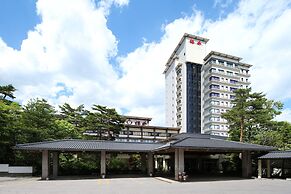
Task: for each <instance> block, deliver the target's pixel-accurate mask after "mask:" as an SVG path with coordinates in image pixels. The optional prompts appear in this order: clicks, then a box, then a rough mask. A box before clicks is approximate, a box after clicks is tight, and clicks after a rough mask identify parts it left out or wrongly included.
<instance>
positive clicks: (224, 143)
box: [14, 133, 275, 180]
mask: <svg viewBox="0 0 291 194" xmlns="http://www.w3.org/2000/svg"><path fill="white" fill-rule="evenodd" d="M14 149H18V150H28V151H40V152H42V179H47V178H48V177H49V164H50V162H49V160H50V153H52V154H53V177H56V176H57V174H58V158H59V156H58V155H59V153H61V152H86V151H88V152H100V155H101V159H100V174H101V175H105V174H106V153H110V152H132V153H140V154H146V155H147V156H146V158H147V159H146V160H147V172H148V174H149V175H152V173H153V170H154V169H153V155H154V154H159V153H163V152H168V153H169V152H172V153H174V158H175V162H174V164H175V168H174V170H175V179H176V180H178V175H179V174H180V173H182V172H184V153H185V152H189V153H191V152H200V153H202V152H205V153H210V152H211V153H234V152H235V153H242V176H243V177H246V178H247V177H250V176H251V172H252V171H251V169H252V168H251V167H252V166H251V165H252V161H251V152H253V151H265V152H266V151H273V150H275V148H274V147H270V146H262V145H256V144H249V143H241V142H235V141H228V140H226V139H225V138H223V137H219V136H213V135H206V134H189V133H182V134H178V135H176V136H173V137H171V138H169V139H167V140H166V141H164V142H160V143H144V142H119V141H104V140H103V141H102V140H80V139H78V140H72V139H65V140H55V141H45V142H36V143H27V144H17V145H16V146H15V147H14Z"/></svg>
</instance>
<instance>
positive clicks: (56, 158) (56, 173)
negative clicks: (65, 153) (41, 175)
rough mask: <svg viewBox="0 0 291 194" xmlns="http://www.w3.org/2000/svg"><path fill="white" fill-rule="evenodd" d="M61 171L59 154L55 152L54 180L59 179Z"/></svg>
mask: <svg viewBox="0 0 291 194" xmlns="http://www.w3.org/2000/svg"><path fill="white" fill-rule="evenodd" d="M58 171H59V153H58V152H53V178H57V177H58Z"/></svg>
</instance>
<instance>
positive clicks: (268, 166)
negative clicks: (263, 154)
mask: <svg viewBox="0 0 291 194" xmlns="http://www.w3.org/2000/svg"><path fill="white" fill-rule="evenodd" d="M267 177H268V178H270V177H271V163H270V160H267Z"/></svg>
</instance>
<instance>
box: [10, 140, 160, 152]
mask: <svg viewBox="0 0 291 194" xmlns="http://www.w3.org/2000/svg"><path fill="white" fill-rule="evenodd" d="M161 145H162V144H157V143H137V142H117V141H102V140H101V141H98V140H76V139H74V140H72V139H67V140H55V141H46V142H38V143H28V144H18V145H16V146H15V147H14V148H15V149H20V150H60V151H101V150H110V151H124V152H139V151H140V152H141V151H144V152H146V151H151V150H153V149H155V148H157V147H159V146H161Z"/></svg>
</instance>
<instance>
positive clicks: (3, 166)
mask: <svg viewBox="0 0 291 194" xmlns="http://www.w3.org/2000/svg"><path fill="white" fill-rule="evenodd" d="M8 169H9V165H8V164H0V173H8V171H9V170H8Z"/></svg>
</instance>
